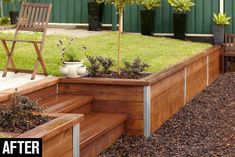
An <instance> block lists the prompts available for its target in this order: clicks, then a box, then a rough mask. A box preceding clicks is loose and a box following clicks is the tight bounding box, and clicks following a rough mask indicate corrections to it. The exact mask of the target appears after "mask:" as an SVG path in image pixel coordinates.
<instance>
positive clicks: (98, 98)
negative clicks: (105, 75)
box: [59, 80, 144, 134]
mask: <svg viewBox="0 0 235 157" xmlns="http://www.w3.org/2000/svg"><path fill="white" fill-rule="evenodd" d="M61 81H62V82H61V83H60V85H59V93H60V94H79V95H88V96H93V97H94V100H93V104H92V110H93V111H97V112H108V113H123V114H127V116H128V120H127V125H126V130H127V133H129V134H142V133H143V108H144V107H143V104H144V102H143V98H144V96H143V86H140V85H136V86H130V85H108V84H105V85H104V84H90V83H88V84H84V83H77V81H75V80H74V81H75V82H70V83H68V82H67V81H66V80H61Z"/></svg>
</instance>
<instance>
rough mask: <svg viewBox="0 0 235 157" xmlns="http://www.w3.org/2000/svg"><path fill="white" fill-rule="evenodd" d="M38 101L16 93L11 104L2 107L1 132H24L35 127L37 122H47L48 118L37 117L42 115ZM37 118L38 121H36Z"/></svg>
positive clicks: (0, 113)
mask: <svg viewBox="0 0 235 157" xmlns="http://www.w3.org/2000/svg"><path fill="white" fill-rule="evenodd" d="M42 112H43V110H42V108H41V107H40V106H39V105H38V103H37V101H35V100H31V99H30V98H29V97H26V96H23V95H21V94H20V93H17V92H15V93H14V94H13V96H12V97H11V98H10V103H9V104H2V105H0V128H1V130H0V131H6V132H8V131H12V132H24V131H25V130H30V129H32V128H33V127H35V122H36V123H38V124H40V123H42V122H47V117H42V116H41V115H35V113H42ZM35 118H36V121H35Z"/></svg>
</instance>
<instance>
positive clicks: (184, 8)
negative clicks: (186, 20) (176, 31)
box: [168, 0, 195, 13]
mask: <svg viewBox="0 0 235 157" xmlns="http://www.w3.org/2000/svg"><path fill="white" fill-rule="evenodd" d="M168 2H169V4H170V5H171V6H172V7H173V8H174V11H175V12H176V13H186V12H189V11H190V7H192V6H194V5H195V3H193V1H192V0H168Z"/></svg>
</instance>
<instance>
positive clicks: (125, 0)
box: [97, 0, 139, 74]
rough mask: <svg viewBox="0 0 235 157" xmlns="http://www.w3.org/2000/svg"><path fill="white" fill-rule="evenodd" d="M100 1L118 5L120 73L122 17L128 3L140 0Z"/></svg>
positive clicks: (119, 60) (100, 0) (98, 0)
mask: <svg viewBox="0 0 235 157" xmlns="http://www.w3.org/2000/svg"><path fill="white" fill-rule="evenodd" d="M97 2H98V3H103V2H105V3H110V4H113V5H114V6H115V7H116V10H117V12H118V15H119V27H118V74H120V64H121V54H120V52H121V31H122V30H121V28H122V18H123V12H124V8H125V6H126V5H127V4H134V3H138V2H139V0H97Z"/></svg>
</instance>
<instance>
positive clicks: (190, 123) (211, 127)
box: [99, 73, 235, 157]
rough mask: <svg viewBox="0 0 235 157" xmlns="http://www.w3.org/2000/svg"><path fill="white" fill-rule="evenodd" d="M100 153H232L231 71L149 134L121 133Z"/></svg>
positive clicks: (143, 156) (234, 93) (140, 156)
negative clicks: (144, 135) (147, 136)
mask: <svg viewBox="0 0 235 157" xmlns="http://www.w3.org/2000/svg"><path fill="white" fill-rule="evenodd" d="M99 156H100V157H150V156H151V157H158V156H160V157H172V156H177V157H178V156H179V157H186V156H195V157H199V156H200V157H204V156H205V157H210V156H226V157H234V156H235V73H230V74H225V75H222V76H220V77H219V78H218V79H217V80H216V81H215V82H214V83H212V84H211V85H210V86H209V87H208V88H206V89H205V90H204V91H203V92H201V93H200V94H198V95H197V96H196V97H195V98H194V99H193V100H192V101H191V102H189V103H188V104H187V105H185V106H184V107H183V108H182V109H181V110H180V111H179V112H178V113H176V114H175V115H174V116H173V117H172V118H171V119H170V120H168V121H166V122H165V123H164V124H163V125H162V126H161V127H160V129H158V130H157V131H156V132H154V133H153V134H152V136H151V138H149V139H147V138H144V137H140V136H135V137H132V136H129V135H124V136H122V137H121V138H120V139H119V140H118V141H117V142H116V143H115V144H114V145H113V146H111V147H110V148H108V149H107V150H106V151H104V152H103V153H101V154H100V155H99Z"/></svg>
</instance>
